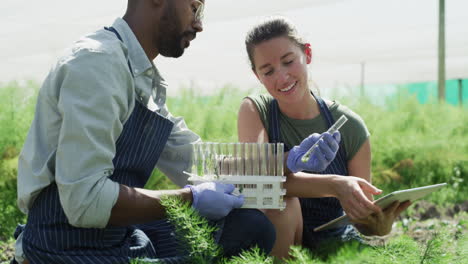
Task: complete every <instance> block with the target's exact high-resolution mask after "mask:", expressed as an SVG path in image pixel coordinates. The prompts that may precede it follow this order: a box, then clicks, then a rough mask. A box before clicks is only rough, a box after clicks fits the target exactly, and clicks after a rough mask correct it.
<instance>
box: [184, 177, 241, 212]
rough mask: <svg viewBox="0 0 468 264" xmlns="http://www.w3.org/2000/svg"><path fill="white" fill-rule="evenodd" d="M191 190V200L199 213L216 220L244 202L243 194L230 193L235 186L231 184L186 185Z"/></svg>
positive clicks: (205, 183)
mask: <svg viewBox="0 0 468 264" xmlns="http://www.w3.org/2000/svg"><path fill="white" fill-rule="evenodd" d="M185 187H189V188H190V189H191V190H192V196H193V202H192V207H193V208H195V209H196V210H197V211H198V212H199V213H200V215H202V216H204V217H206V218H208V219H210V220H218V219H221V218H223V217H225V216H226V215H228V214H229V212H231V210H232V209H234V208H239V207H241V206H242V205H243V204H244V196H242V195H240V196H235V195H232V191H234V189H235V187H234V185H232V184H224V183H218V182H204V183H201V184H199V185H187V186H185Z"/></svg>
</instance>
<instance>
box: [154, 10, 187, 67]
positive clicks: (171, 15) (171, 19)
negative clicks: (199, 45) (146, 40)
mask: <svg viewBox="0 0 468 264" xmlns="http://www.w3.org/2000/svg"><path fill="white" fill-rule="evenodd" d="M177 17H178V14H177V12H176V9H175V8H174V6H173V4H172V1H169V2H168V7H167V10H166V12H164V15H163V16H162V19H161V27H160V28H161V34H159V41H158V42H157V43H158V49H159V54H161V55H163V56H165V57H172V58H178V57H180V56H182V54H184V51H185V47H184V46H185V45H183V43H182V41H183V39H184V38H186V37H187V39H192V38H189V37H190V36H191V35H193V38H194V37H195V32H190V31H185V32H183V33H179V32H181V30H180V28H181V26H180V22H179V20H178V19H177Z"/></svg>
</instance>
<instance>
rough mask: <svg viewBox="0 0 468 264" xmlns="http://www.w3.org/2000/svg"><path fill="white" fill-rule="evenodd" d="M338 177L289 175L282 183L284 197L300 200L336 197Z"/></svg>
mask: <svg viewBox="0 0 468 264" xmlns="http://www.w3.org/2000/svg"><path fill="white" fill-rule="evenodd" d="M337 177H340V176H338V175H333V174H311V173H304V172H298V173H289V174H288V175H287V180H286V182H285V183H284V187H285V188H286V196H290V197H301V198H318V197H336V196H337V193H336V187H335V186H336V184H337V183H336V181H337Z"/></svg>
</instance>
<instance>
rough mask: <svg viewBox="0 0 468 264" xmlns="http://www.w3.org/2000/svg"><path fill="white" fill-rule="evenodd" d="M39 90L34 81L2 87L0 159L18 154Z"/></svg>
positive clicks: (0, 103) (0, 100)
mask: <svg viewBox="0 0 468 264" xmlns="http://www.w3.org/2000/svg"><path fill="white" fill-rule="evenodd" d="M37 90H38V89H37V86H36V85H35V84H34V83H32V82H28V83H25V84H18V83H16V82H12V83H9V84H7V85H6V86H4V87H0V159H2V158H13V157H15V156H16V155H18V153H19V151H20V149H21V146H22V145H23V142H24V140H25V138H26V134H27V131H28V129H29V127H30V125H31V121H32V118H33V115H34V107H35V103H36V97H37Z"/></svg>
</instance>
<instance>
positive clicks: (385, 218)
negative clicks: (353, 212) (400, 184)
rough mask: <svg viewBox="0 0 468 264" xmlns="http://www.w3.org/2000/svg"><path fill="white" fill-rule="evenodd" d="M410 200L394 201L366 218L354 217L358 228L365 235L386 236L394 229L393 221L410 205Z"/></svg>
mask: <svg viewBox="0 0 468 264" xmlns="http://www.w3.org/2000/svg"><path fill="white" fill-rule="evenodd" d="M410 205H411V202H410V201H406V202H403V203H400V202H398V201H396V202H394V203H392V204H391V205H390V206H389V207H387V208H386V209H385V210H383V211H380V212H376V213H373V214H371V215H369V216H368V217H366V218H364V219H354V220H353V222H354V223H355V226H356V228H357V229H358V230H359V231H360V232H361V233H362V234H364V235H374V236H385V235H387V234H388V233H390V231H392V225H393V222H395V219H396V218H397V217H398V216H399V215H400V213H401V212H403V211H404V210H405V209H406V208H408V206H410Z"/></svg>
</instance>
